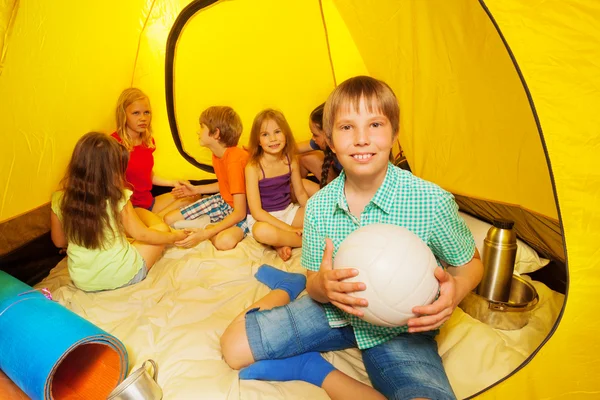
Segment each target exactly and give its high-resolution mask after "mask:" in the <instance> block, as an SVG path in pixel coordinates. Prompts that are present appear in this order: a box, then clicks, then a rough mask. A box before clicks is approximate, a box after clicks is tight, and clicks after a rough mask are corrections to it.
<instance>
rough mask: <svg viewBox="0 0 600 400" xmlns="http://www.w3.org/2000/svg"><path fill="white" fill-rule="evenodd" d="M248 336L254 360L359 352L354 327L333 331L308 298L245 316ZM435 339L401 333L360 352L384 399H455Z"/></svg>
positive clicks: (424, 335) (429, 333)
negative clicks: (314, 352)
mask: <svg viewBox="0 0 600 400" xmlns="http://www.w3.org/2000/svg"><path fill="white" fill-rule="evenodd" d="M246 332H247V335H248V342H249V343H250V349H251V351H252V355H253V356H254V359H255V360H256V361H259V360H266V359H281V358H287V357H292V356H296V355H298V354H303V353H306V352H310V351H319V352H326V351H334V350H343V349H347V348H351V347H357V345H356V339H355V337H354V330H353V328H352V327H351V326H345V327H341V328H331V327H330V326H329V322H328V321H327V317H326V316H325V310H324V309H323V307H322V306H321V305H320V304H319V303H317V302H316V301H314V300H313V299H311V298H310V297H309V296H304V297H302V298H300V299H298V300H296V301H293V302H292V303H290V304H288V305H286V306H283V307H277V308H274V309H272V310H267V311H256V310H251V311H249V312H248V313H247V314H246ZM436 334H437V331H432V332H424V333H403V334H400V335H398V336H396V337H394V338H393V339H390V340H389V341H387V342H385V343H382V344H379V345H377V346H375V347H372V348H370V349H366V350H362V357H363V362H364V364H365V368H366V370H367V373H368V374H369V378H370V379H371V383H372V384H373V387H374V388H375V389H377V390H378V391H379V392H381V393H382V394H383V395H384V396H385V397H386V398H388V399H411V398H415V397H425V398H430V399H436V400H438V399H439V400H445V399H455V398H456V397H455V396H454V392H453V391H452V387H451V386H450V382H449V381H448V377H447V376H446V372H445V371H444V367H443V365H442V359H441V358H440V356H439V354H438V351H437V343H436V341H435V335H436Z"/></svg>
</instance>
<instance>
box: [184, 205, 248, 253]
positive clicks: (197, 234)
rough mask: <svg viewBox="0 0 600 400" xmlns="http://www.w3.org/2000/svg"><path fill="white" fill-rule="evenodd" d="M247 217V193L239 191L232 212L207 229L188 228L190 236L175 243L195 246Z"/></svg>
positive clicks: (187, 246)
mask: <svg viewBox="0 0 600 400" xmlns="http://www.w3.org/2000/svg"><path fill="white" fill-rule="evenodd" d="M244 218H246V195H245V194H244V193H238V194H234V195H233V211H232V212H231V214H229V215H228V216H226V217H225V218H223V220H222V221H220V222H218V223H216V224H215V225H212V226H210V227H208V228H205V229H186V231H187V232H189V233H190V234H189V236H188V237H186V238H185V239H183V240H180V241H179V242H177V243H175V245H177V246H180V247H186V248H189V247H194V246H195V245H197V244H198V243H200V242H203V241H205V240H208V239H210V238H212V237H213V236H215V235H217V234H218V233H219V232H222V231H224V230H225V229H228V228H231V227H232V226H235V225H236V224H237V223H238V222H240V221H242V220H243V219H244Z"/></svg>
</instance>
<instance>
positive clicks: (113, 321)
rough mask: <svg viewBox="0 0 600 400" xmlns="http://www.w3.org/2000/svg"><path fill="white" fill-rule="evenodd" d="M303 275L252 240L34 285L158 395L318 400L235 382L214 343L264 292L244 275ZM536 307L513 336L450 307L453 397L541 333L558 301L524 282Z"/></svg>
mask: <svg viewBox="0 0 600 400" xmlns="http://www.w3.org/2000/svg"><path fill="white" fill-rule="evenodd" d="M264 263H266V264H270V265H274V266H276V267H278V268H281V269H284V270H287V271H292V272H303V268H302V267H301V266H300V250H299V249H297V250H294V252H293V256H292V259H291V260H290V261H288V262H287V263H283V262H282V261H281V260H280V259H279V258H278V257H277V256H276V254H275V252H274V251H273V250H272V249H268V248H265V247H264V246H262V245H260V244H258V243H257V242H256V241H254V239H252V238H246V239H244V240H243V241H242V242H241V243H240V244H239V245H238V246H237V247H236V248H235V249H234V250H231V251H223V252H219V251H216V250H215V249H214V247H213V246H212V244H210V243H208V242H204V243H201V244H200V245H198V246H197V247H195V248H193V249H189V250H183V249H177V248H171V249H169V250H167V251H166V253H165V256H164V257H163V258H162V259H161V260H160V261H159V262H158V263H157V264H156V265H155V266H154V268H152V270H151V271H150V273H149V275H148V277H147V278H146V279H145V280H144V281H143V282H141V283H139V284H136V285H134V286H130V287H127V288H123V289H118V290H114V291H108V292H101V293H85V292H82V291H81V290H78V289H76V288H75V287H74V286H73V283H72V282H71V280H70V278H69V274H68V270H67V265H66V259H64V260H62V261H61V262H60V263H59V264H58V265H57V266H56V267H55V268H54V269H53V270H52V271H51V273H50V275H49V276H48V277H47V278H46V279H44V280H43V281H42V282H40V283H39V284H38V285H36V287H37V288H42V287H47V288H49V289H50V290H51V292H52V294H53V296H54V299H55V300H57V301H59V302H60V303H61V304H63V305H64V306H66V307H67V308H69V309H71V310H72V311H74V312H76V313H77V314H79V315H80V316H82V317H84V318H86V319H88V320H89V321H91V322H92V323H94V324H96V325H98V326H99V327H101V328H103V329H104V330H106V331H107V332H109V333H111V334H113V335H115V336H116V337H117V338H119V339H120V340H121V341H122V342H123V343H124V344H125V345H126V347H127V350H128V353H129V367H130V371H132V370H134V369H137V368H138V367H140V366H141V364H142V363H143V362H144V360H147V359H153V360H155V361H156V362H157V363H158V369H159V373H158V382H159V384H160V386H161V387H162V388H163V391H164V398H165V399H191V398H199V396H200V397H201V398H207V399H208V398H210V399H281V398H285V399H326V398H328V397H327V395H326V394H325V392H324V391H323V390H321V389H320V388H317V387H315V386H312V385H310V384H308V383H304V382H299V381H294V382H284V383H278V382H259V381H240V380H239V379H238V374H237V371H233V370H232V369H231V368H229V366H228V365H227V364H226V363H225V362H224V361H223V358H222V357H221V351H220V347H219V337H220V336H221V334H222V333H223V331H224V329H225V328H226V327H227V325H228V324H229V322H230V321H231V320H232V319H233V318H234V317H235V316H236V315H237V314H238V313H240V312H241V311H242V310H243V309H244V308H246V307H248V306H249V305H250V304H252V303H253V302H254V301H255V300H257V299H259V298H260V297H262V296H263V295H265V294H266V293H267V292H268V290H269V289H268V288H267V287H266V286H264V285H262V284H261V283H259V282H258V281H256V279H255V278H254V277H253V274H254V273H255V272H256V270H257V268H258V267H259V266H260V265H262V264H264ZM533 284H534V285H535V287H536V289H537V291H538V294H539V297H540V301H539V303H538V305H537V306H536V309H535V310H534V312H533V313H532V317H531V319H530V321H529V323H528V324H527V325H526V326H525V327H523V328H522V329H520V330H515V331H501V330H496V329H492V328H490V327H489V326H487V325H485V324H483V323H481V322H479V321H477V320H475V319H473V318H471V317H470V316H469V315H467V314H465V313H464V312H463V311H462V310H460V309H456V311H455V312H454V314H453V316H452V318H451V319H450V321H448V322H447V323H446V324H445V325H444V327H443V328H442V330H441V332H440V334H439V335H438V337H437V340H438V344H439V352H440V354H441V356H442V359H443V361H444V366H445V368H446V371H447V373H448V377H449V379H450V382H451V384H452V386H453V388H454V391H455V393H456V395H457V396H458V398H464V397H468V396H469V395H472V394H474V393H476V392H478V391H479V390H481V389H483V388H485V387H487V386H488V385H490V384H493V383H494V382H496V381H498V380H499V379H501V378H503V377H505V376H506V375H507V374H509V373H510V372H511V371H513V370H514V369H515V368H516V367H518V366H519V365H520V364H521V363H522V362H523V361H524V360H525V359H526V358H527V357H528V356H529V355H530V354H531V353H532V351H533V350H535V349H536V348H537V347H538V346H539V344H540V343H541V342H542V341H543V340H544V338H545V337H546V336H547V335H548V332H549V331H550V329H551V327H552V325H553V324H554V321H555V320H556V318H557V315H558V313H559V312H560V309H561V307H562V304H563V300H564V296H563V295H562V294H559V293H557V292H554V291H552V290H550V289H548V288H547V287H546V286H545V285H544V284H542V283H540V282H535V281H534V282H533ZM324 356H325V358H326V359H327V360H329V361H331V362H332V363H333V364H334V365H335V366H336V367H337V368H338V369H340V370H342V371H343V372H345V373H347V374H348V375H350V376H352V377H355V378H356V379H359V380H361V381H363V382H365V383H369V380H368V378H367V375H366V373H365V369H364V365H363V363H362V360H361V355H360V352H359V351H358V350H356V349H351V350H346V351H339V352H331V353H326V354H324Z"/></svg>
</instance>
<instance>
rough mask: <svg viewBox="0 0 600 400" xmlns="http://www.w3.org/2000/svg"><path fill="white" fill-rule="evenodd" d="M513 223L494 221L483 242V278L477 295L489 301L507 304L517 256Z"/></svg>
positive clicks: (504, 220) (503, 220)
mask: <svg viewBox="0 0 600 400" xmlns="http://www.w3.org/2000/svg"><path fill="white" fill-rule="evenodd" d="M513 225H514V222H513V221H510V220H506V219H495V220H494V222H493V226H492V227H491V228H490V229H489V230H488V233H487V236H486V238H485V240H484V241H483V278H482V279H481V282H480V283H479V286H478V288H477V294H479V295H480V296H483V297H485V298H487V299H488V300H491V301H496V302H507V301H508V299H509V296H510V286H511V283H512V276H513V272H514V268H515V257H516V255H517V235H516V233H515V231H514V230H513V229H512V227H513Z"/></svg>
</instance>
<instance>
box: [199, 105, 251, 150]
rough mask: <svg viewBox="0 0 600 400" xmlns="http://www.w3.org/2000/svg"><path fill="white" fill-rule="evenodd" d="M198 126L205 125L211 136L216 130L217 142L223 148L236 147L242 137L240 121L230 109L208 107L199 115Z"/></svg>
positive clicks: (225, 107)
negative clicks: (217, 132)
mask: <svg viewBox="0 0 600 400" xmlns="http://www.w3.org/2000/svg"><path fill="white" fill-rule="evenodd" d="M200 124H204V125H206V126H207V127H208V131H209V132H210V133H211V134H213V133H215V132H216V130H217V129H218V130H219V142H221V143H223V145H224V146H225V147H235V146H237V144H238V141H239V140H240V136H241V135H242V130H243V125H242V119H241V118H240V116H239V115H238V114H237V113H236V112H235V111H234V110H233V108H231V107H227V106H214V107H208V108H207V109H206V110H204V111H202V114H200Z"/></svg>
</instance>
